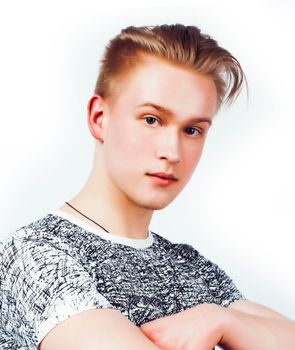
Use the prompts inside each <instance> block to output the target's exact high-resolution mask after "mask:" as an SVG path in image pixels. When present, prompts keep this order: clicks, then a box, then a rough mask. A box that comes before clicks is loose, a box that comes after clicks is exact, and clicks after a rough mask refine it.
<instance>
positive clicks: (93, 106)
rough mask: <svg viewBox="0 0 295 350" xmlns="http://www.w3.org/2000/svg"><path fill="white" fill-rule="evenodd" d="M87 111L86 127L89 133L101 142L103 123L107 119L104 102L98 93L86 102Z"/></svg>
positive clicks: (102, 138) (102, 139)
mask: <svg viewBox="0 0 295 350" xmlns="http://www.w3.org/2000/svg"><path fill="white" fill-rule="evenodd" d="M87 112H88V117H87V122H88V128H89V130H90V132H91V135H92V136H93V137H94V138H95V139H97V140H99V141H100V142H101V143H103V142H104V131H105V124H106V120H107V116H106V104H105V101H104V100H103V98H102V97H101V96H99V95H94V96H92V97H91V99H90V100H89V102H88V106H87Z"/></svg>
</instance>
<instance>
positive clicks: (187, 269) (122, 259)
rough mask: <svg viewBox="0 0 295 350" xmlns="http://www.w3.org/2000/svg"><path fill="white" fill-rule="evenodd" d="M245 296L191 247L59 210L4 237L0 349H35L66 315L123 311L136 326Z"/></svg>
mask: <svg viewBox="0 0 295 350" xmlns="http://www.w3.org/2000/svg"><path fill="white" fill-rule="evenodd" d="M244 298H245V297H244V296H243V295H242V294H241V293H240V292H239V290H238V289H237V288H236V286H235V284H234V283H233V281H232V280H231V279H230V278H229V276H228V275H227V274H226V273H225V272H224V271H223V270H221V269H220V268H219V267H218V266H217V265H216V264H214V263H212V262H211V261H210V260H208V259H206V258H205V257H204V256H203V255H201V254H200V253H199V252H198V251H197V250H196V249H195V248H194V247H193V246H191V245H188V244H180V243H172V242H170V241H169V240H167V239H166V238H164V237H162V236H160V235H159V234H156V233H154V232H152V231H149V235H148V237H147V238H145V239H132V238H126V237H122V236H118V235H113V234H109V233H106V232H105V231H103V230H102V229H99V228H98V229H97V230H95V229H94V228H93V227H92V226H90V225H87V224H86V223H85V222H83V221H80V220H78V219H77V218H76V217H74V216H72V215H70V214H68V213H65V212H62V211H59V210H54V211H52V212H51V213H49V214H47V215H46V216H44V217H42V218H40V219H38V220H36V221H34V222H32V223H30V224H28V225H25V226H23V227H21V228H20V229H18V230H16V231H15V232H12V233H11V234H9V235H8V236H7V237H6V238H5V240H4V241H2V242H1V244H0V309H1V313H0V349H2V350H4V349H5V350H6V349H9V350H15V349H18V350H19V349H22V350H33V349H37V348H38V345H39V343H40V342H41V340H42V338H43V337H44V336H45V335H46V334H47V333H48V332H49V331H50V330H51V329H52V328H53V327H55V326H56V325H57V324H59V323H60V322H62V321H63V320H65V319H66V318H68V317H70V316H72V315H74V314H77V313H79V312H82V311H86V310H89V309H94V308H114V309H117V310H120V312H121V313H122V314H123V315H125V316H126V317H127V318H128V319H129V320H130V321H132V322H133V323H134V324H135V325H136V326H141V325H142V324H144V323H145V322H148V321H151V320H154V319H157V318H160V317H163V316H168V315H172V314H175V313H177V312H180V311H182V310H185V309H188V308H191V307H193V306H195V305H197V304H200V303H216V304H219V305H222V306H225V307H226V306H228V305H229V304H230V303H232V302H233V301H235V300H238V299H244Z"/></svg>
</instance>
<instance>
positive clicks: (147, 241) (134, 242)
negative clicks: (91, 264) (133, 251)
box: [50, 209, 154, 249]
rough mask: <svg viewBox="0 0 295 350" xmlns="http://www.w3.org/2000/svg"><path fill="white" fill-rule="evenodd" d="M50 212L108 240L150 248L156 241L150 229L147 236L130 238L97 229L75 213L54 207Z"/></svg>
mask: <svg viewBox="0 0 295 350" xmlns="http://www.w3.org/2000/svg"><path fill="white" fill-rule="evenodd" d="M50 214H53V215H57V216H59V217H62V218H63V219H66V220H68V221H70V222H71V223H72V224H74V225H76V226H79V227H81V228H82V229H84V230H86V231H89V232H92V233H94V234H96V235H98V236H99V237H101V238H103V239H106V240H109V241H111V242H114V243H119V244H123V245H126V246H129V247H133V248H137V249H143V248H148V247H150V246H151V245H152V244H153V243H154V236H153V234H152V232H151V231H150V230H148V237H147V238H142V239H140V238H139V239H137V238H129V237H123V236H118V235H114V234H112V233H107V232H105V231H104V230H103V229H101V228H99V227H97V229H96V228H94V227H92V226H91V225H88V224H87V223H86V222H84V221H82V220H80V219H78V218H77V217H75V216H74V215H72V214H69V213H66V212H64V211H62V210H60V209H54V210H52V211H51V212H50Z"/></svg>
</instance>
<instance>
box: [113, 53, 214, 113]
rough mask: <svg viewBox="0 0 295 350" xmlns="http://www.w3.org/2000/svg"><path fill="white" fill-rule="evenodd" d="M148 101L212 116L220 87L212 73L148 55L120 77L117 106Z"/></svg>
mask: <svg viewBox="0 0 295 350" xmlns="http://www.w3.org/2000/svg"><path fill="white" fill-rule="evenodd" d="M147 102H149V103H154V104H157V105H161V106H164V107H166V108H169V109H171V110H172V111H173V112H174V113H175V114H179V115H184V114H196V113H198V114H206V115H207V116H213V115H214V114H215V112H216V106H217V91H216V87H215V84H214V81H213V79H212V78H211V77H208V76H206V75H204V74H202V73H198V72H194V71H192V70H191V69H188V68H185V67H182V66H180V65H176V64H173V63H170V62H167V61H166V60H164V59H160V58H158V57H154V56H151V55H147V56H145V57H144V58H143V60H142V61H141V62H140V64H138V65H137V66H136V68H134V69H132V70H131V71H130V72H128V73H127V74H126V76H125V77H124V78H123V80H122V81H121V83H120V90H119V94H118V95H117V98H116V100H115V106H117V107H128V108H135V107H136V106H139V105H144V104H145V103H147Z"/></svg>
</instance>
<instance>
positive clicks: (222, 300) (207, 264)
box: [199, 254, 246, 307]
mask: <svg viewBox="0 0 295 350" xmlns="http://www.w3.org/2000/svg"><path fill="white" fill-rule="evenodd" d="M199 260H200V261H201V263H202V265H203V276H204V279H205V281H206V283H207V285H208V288H209V290H210V292H211V294H212V296H213V297H214V303H216V304H219V305H221V306H225V307H227V306H229V305H230V304H231V303H233V302H234V301H236V300H240V299H246V298H245V296H244V294H242V293H241V292H240V290H239V289H238V288H237V286H236V285H235V283H234V281H233V280H232V279H231V278H230V277H229V276H228V274H227V273H226V272H225V271H224V270H222V269H221V268H220V267H219V266H218V265H217V264H215V263H213V262H212V261H210V260H208V259H206V258H205V257H204V256H203V255H201V254H199Z"/></svg>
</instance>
